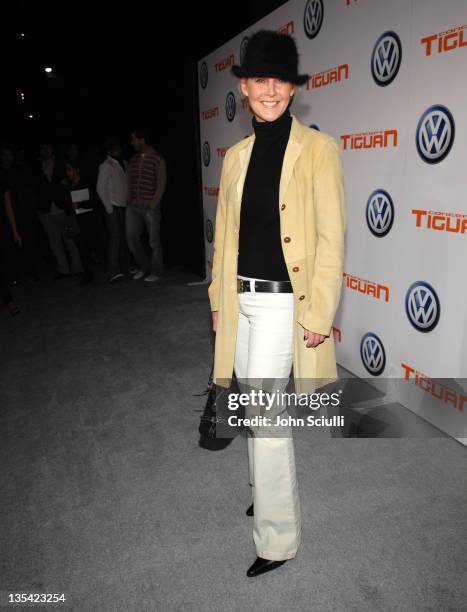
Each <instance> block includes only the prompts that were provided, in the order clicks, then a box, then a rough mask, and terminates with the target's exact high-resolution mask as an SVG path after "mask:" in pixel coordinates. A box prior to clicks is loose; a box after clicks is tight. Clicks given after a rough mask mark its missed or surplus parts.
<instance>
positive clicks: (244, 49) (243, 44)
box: [240, 36, 249, 64]
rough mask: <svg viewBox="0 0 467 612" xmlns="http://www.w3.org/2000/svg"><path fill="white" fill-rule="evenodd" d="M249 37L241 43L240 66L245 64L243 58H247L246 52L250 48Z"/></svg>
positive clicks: (245, 37)
mask: <svg viewBox="0 0 467 612" xmlns="http://www.w3.org/2000/svg"><path fill="white" fill-rule="evenodd" d="M248 40H249V38H248V36H244V37H243V39H242V42H241V43H240V64H243V58H244V57H245V51H246V48H247V46H248Z"/></svg>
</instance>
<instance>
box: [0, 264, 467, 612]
mask: <svg viewBox="0 0 467 612" xmlns="http://www.w3.org/2000/svg"><path fill="white" fill-rule="evenodd" d="M190 280H195V279H190V278H188V277H184V276H181V275H179V276H176V275H172V276H169V277H168V278H167V279H165V280H164V281H163V282H162V283H160V284H149V283H143V282H134V281H126V282H123V283H121V284H120V285H116V286H106V285H105V284H104V283H98V284H96V285H94V286H91V287H87V288H80V287H77V286H75V285H74V283H73V282H71V281H68V280H66V281H60V282H55V283H52V282H42V283H39V284H32V283H31V284H28V285H26V286H24V287H22V288H19V289H18V290H17V291H16V294H17V297H18V301H20V304H21V307H22V313H21V315H19V316H18V317H16V318H14V319H13V318H11V317H9V315H8V314H7V313H6V311H4V310H3V309H2V310H1V311H0V315H1V316H0V346H1V351H2V367H1V387H0V388H1V410H0V432H1V441H0V442H1V445H0V464H1V472H0V496H1V506H0V524H1V533H0V549H1V556H0V591H1V596H2V603H5V597H6V593H8V592H22V593H43V592H46V593H64V594H65V596H66V598H67V601H66V606H63V605H56V606H52V605H50V604H49V605H47V606H42V607H37V606H36V608H37V609H42V610H44V609H47V610H55V609H68V610H76V611H88V610H89V611H91V610H96V611H100V612H101V611H104V612H105V611H114V610H115V611H124V612H126V611H133V610H134V611H146V610H148V611H152V610H157V611H172V610H173V611H179V610H183V611H185V610H186V611H190V610H193V611H195V610H196V611H203V612H204V611H206V612H208V611H211V610H212V611H216V612H217V611H220V610H241V611H243V610H245V611H249V610H259V611H262V610H265V611H266V610H267V611H276V610H277V611H279V610H297V611H302V610H303V611H305V610H306V611H308V610H312V611H316V612H321V611H322V612H338V611H341V610H342V611H344V610H345V611H352V612H353V611H354V612H363V611H366V610H368V611H371V612H375V611H380V610H381V611H386V610H387V611H394V610H401V611H407V612H409V611H420V610H423V611H425V610H426V611H433V612H439V611H460V610H466V609H467V603H466V602H467V599H466V586H465V585H466V576H467V572H466V570H467V518H466V507H467V504H466V502H467V486H466V484H467V478H466V467H467V463H466V457H467V449H465V448H464V447H462V446H461V445H460V444H458V443H457V442H455V441H453V440H451V439H448V438H443V437H433V438H429V437H423V438H421V439H391V438H385V439H368V438H352V439H340V438H330V437H329V436H327V435H325V434H323V433H313V434H311V433H310V430H309V429H302V430H297V432H296V436H295V440H296V445H295V448H296V459H297V466H298V477H299V487H300V495H301V503H302V515H303V539H302V545H301V548H300V550H299V554H298V556H297V557H296V558H295V559H294V560H293V561H289V562H288V563H286V564H285V565H284V566H283V567H281V568H280V569H278V570H276V571H275V572H271V573H269V574H266V575H264V576H260V577H257V578H255V579H249V578H247V577H246V576H245V571H246V569H247V567H248V566H249V565H250V564H251V563H252V562H253V560H254V558H255V550H254V546H253V540H252V533H251V525H252V523H251V519H249V518H248V517H246V516H245V509H246V507H247V506H248V505H249V503H250V493H249V487H248V480H247V478H248V476H247V455H246V444H245V440H244V439H243V438H242V437H239V438H237V439H235V440H234V442H233V443H232V444H231V445H230V446H229V447H228V448H227V449H226V450H224V451H221V452H217V453H213V452H209V451H206V450H203V449H201V448H199V446H198V435H197V427H198V419H199V412H198V410H199V409H200V408H202V406H203V403H204V398H197V397H194V396H193V394H194V393H196V392H201V391H202V390H203V389H204V388H205V385H206V382H207V377H208V374H209V370H210V362H211V350H212V349H211V340H210V334H209V309H208V300H207V293H206V286H205V285H201V286H187V282H188V281H190ZM5 609H8V608H5ZM10 609H13V608H10ZM16 609H20V608H18V607H17V608H16ZM24 609H31V608H30V607H29V608H24Z"/></svg>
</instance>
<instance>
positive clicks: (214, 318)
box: [211, 310, 219, 332]
mask: <svg viewBox="0 0 467 612" xmlns="http://www.w3.org/2000/svg"><path fill="white" fill-rule="evenodd" d="M218 313H219V311H218V310H213V311H212V313H211V314H212V331H213V332H215V331H217V315H218Z"/></svg>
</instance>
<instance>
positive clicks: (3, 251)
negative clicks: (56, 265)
mask: <svg viewBox="0 0 467 612" xmlns="http://www.w3.org/2000/svg"><path fill="white" fill-rule="evenodd" d="M0 197H1V198H2V200H3V206H2V210H0V298H1V299H2V301H3V303H4V304H5V305H6V307H7V308H8V312H9V313H10V314H11V315H12V316H15V315H17V314H19V312H20V310H19V308H18V306H17V305H16V304H15V302H14V301H13V298H12V296H11V293H10V288H9V286H8V263H7V261H8V241H9V236H8V231H9V230H11V231H12V233H13V240H14V242H15V244H17V245H18V246H21V238H20V236H19V234H18V230H17V229H16V219H15V214H14V212H13V205H12V202H11V191H10V189H8V188H7V187H6V186H2V187H1V189H0Z"/></svg>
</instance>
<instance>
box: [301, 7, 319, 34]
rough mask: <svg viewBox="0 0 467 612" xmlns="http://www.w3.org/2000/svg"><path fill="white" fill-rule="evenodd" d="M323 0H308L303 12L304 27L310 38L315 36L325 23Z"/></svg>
mask: <svg viewBox="0 0 467 612" xmlns="http://www.w3.org/2000/svg"><path fill="white" fill-rule="evenodd" d="M323 17H324V6H323V0H308V2H307V3H306V6H305V12H304V14H303V27H304V29H305V34H306V35H307V36H308V38H315V37H316V36H317V35H318V34H319V31H320V30H321V26H322V25H323Z"/></svg>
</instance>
